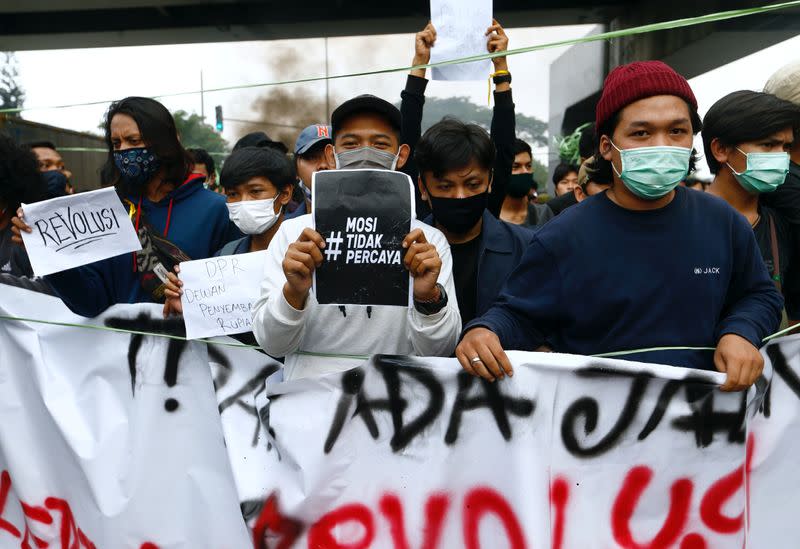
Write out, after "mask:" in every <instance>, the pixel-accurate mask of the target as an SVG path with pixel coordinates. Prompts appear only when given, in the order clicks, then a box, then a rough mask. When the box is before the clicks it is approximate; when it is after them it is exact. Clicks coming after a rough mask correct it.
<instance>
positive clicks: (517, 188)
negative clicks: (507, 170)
mask: <svg viewBox="0 0 800 549" xmlns="http://www.w3.org/2000/svg"><path fill="white" fill-rule="evenodd" d="M532 188H533V174H530V173H516V174H512V175H511V179H509V180H508V189H507V190H506V192H507V193H508V196H511V197H513V198H522V197H523V196H528V193H529V192H531V189H532Z"/></svg>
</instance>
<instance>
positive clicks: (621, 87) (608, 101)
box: [595, 61, 697, 132]
mask: <svg viewBox="0 0 800 549" xmlns="http://www.w3.org/2000/svg"><path fill="white" fill-rule="evenodd" d="M655 95H676V96H678V97H680V98H682V99H685V100H686V102H688V103H689V104H690V105H692V106H693V107H694V108H695V109H697V99H695V97H694V93H692V88H690V87H689V83H688V82H687V81H686V79H685V78H684V77H683V76H681V75H680V74H678V73H677V72H675V71H674V70H673V69H672V67H670V66H669V65H667V64H666V63H662V62H661V61H638V62H636V63H630V64H628V65H621V66H619V67H617V68H616V69H614V70H613V71H611V72H610V73H608V76H606V81H605V83H604V84H603V93H602V95H601V96H600V101H599V102H598V103H597V109H596V111H595V113H596V114H595V116H596V119H597V120H596V121H597V126H596V128H597V131H598V132H599V131H600V128H601V127H602V125H603V124H604V123H605V122H607V121H608V119H609V118H611V117H612V116H613V115H614V113H616V112H617V111H619V110H620V109H622V108H623V107H626V106H628V105H630V104H631V103H633V102H635V101H638V100H639V99H645V98H646V97H653V96H655Z"/></svg>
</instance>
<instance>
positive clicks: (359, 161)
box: [336, 147, 399, 170]
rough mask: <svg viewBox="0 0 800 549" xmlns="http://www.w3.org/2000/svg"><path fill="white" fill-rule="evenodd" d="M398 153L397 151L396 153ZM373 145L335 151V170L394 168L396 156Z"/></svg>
mask: <svg viewBox="0 0 800 549" xmlns="http://www.w3.org/2000/svg"><path fill="white" fill-rule="evenodd" d="M398 155H399V153H398ZM398 155H394V154H392V153H388V152H386V151H379V150H378V149H375V148H373V147H361V148H359V149H352V150H349V151H342V152H340V153H336V169H337V170H345V169H346V170H354V169H359V168H362V169H363V168H366V169H371V170H394V169H395V167H396V166H397V156H398Z"/></svg>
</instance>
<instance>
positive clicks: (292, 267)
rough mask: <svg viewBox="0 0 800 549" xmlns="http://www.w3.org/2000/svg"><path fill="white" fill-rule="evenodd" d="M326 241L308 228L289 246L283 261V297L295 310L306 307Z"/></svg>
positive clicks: (320, 263)
mask: <svg viewBox="0 0 800 549" xmlns="http://www.w3.org/2000/svg"><path fill="white" fill-rule="evenodd" d="M323 249H325V239H324V238H322V235H320V234H319V233H318V232H317V231H315V230H314V229H309V228H306V229H304V230H303V233H302V234H301V235H300V238H298V239H297V241H296V242H293V243H292V244H290V245H289V250H288V251H287V252H286V257H285V258H284V260H283V273H284V274H285V275H286V284H284V286H283V295H284V297H286V301H288V302H289V305H291V306H292V307H294V308H295V309H298V310H299V309H303V308H305V306H306V299H307V298H308V292H309V291H311V286H312V283H313V281H314V270H315V269H316V268H317V267H319V266H320V265H322V259H323V258H322V251H321V250H323Z"/></svg>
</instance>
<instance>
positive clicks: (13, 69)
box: [0, 52, 25, 116]
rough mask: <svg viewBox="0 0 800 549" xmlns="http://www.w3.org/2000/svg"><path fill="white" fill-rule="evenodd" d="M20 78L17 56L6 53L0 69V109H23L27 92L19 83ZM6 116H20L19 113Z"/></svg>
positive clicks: (10, 113)
mask: <svg viewBox="0 0 800 549" xmlns="http://www.w3.org/2000/svg"><path fill="white" fill-rule="evenodd" d="M18 76H19V71H18V70H17V58H16V56H15V55H14V53H13V52H5V53H4V54H3V66H2V68H0V109H21V108H22V106H23V104H24V103H25V91H24V90H23V89H22V88H21V87H20V86H19V84H18V83H17V77H18ZM5 114H6V115H7V116H19V112H9V113H5Z"/></svg>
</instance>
